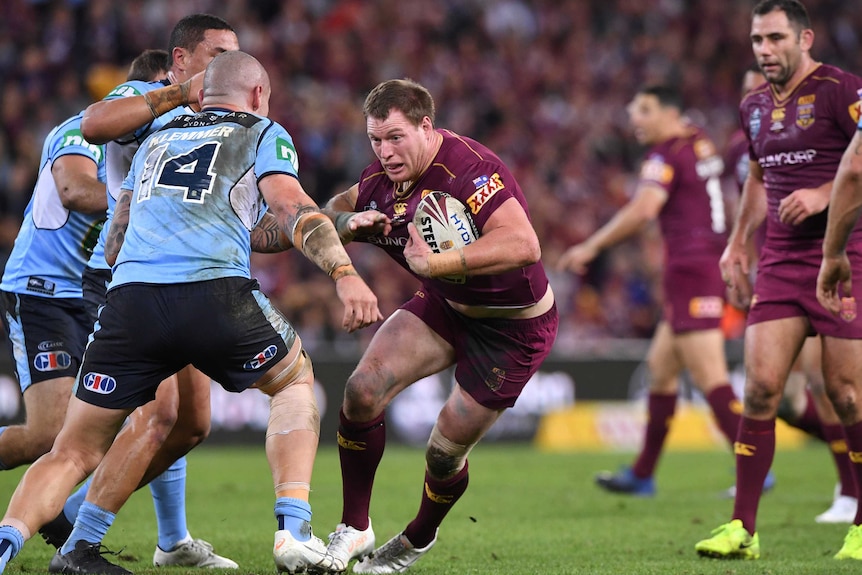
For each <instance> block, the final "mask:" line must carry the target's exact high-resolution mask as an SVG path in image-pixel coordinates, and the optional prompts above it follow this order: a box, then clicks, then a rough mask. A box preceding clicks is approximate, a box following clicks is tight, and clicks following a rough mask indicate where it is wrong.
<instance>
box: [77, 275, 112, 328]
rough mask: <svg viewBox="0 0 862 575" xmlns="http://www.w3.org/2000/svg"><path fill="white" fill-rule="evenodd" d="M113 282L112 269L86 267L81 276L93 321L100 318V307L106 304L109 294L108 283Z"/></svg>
mask: <svg viewBox="0 0 862 575" xmlns="http://www.w3.org/2000/svg"><path fill="white" fill-rule="evenodd" d="M109 283H111V270H109V269H96V268H91V267H89V266H87V267H85V268H84V275H83V277H82V278H81V288H82V289H83V290H84V304H85V305H86V306H87V311H88V312H89V313H90V316H91V319H92V320H93V321H92V323H94V324H95V323H96V320H98V319H99V309H100V308H101V307H102V306H103V305H105V300H106V299H107V295H108V284H109Z"/></svg>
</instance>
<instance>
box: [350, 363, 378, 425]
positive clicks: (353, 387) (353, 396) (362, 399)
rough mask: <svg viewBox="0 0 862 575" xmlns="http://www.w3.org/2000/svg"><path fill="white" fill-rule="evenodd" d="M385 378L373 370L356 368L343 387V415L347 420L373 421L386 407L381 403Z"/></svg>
mask: <svg viewBox="0 0 862 575" xmlns="http://www.w3.org/2000/svg"><path fill="white" fill-rule="evenodd" d="M384 378H385V376H384V375H383V374H381V373H379V372H377V371H375V370H371V369H367V368H363V367H361V366H360V367H357V368H356V370H355V371H354V372H353V373H352V374H350V377H349V378H347V385H345V387H344V413H345V415H347V417H348V419H351V420H357V419H358V420H360V421H364V420H366V419H373V418H374V417H376V416H377V415H379V414H380V412H381V411H382V410H383V409H384V408H385V407H386V406H385V405H383V403H382V398H383V387H384V385H383V382H384V381H385V380H384Z"/></svg>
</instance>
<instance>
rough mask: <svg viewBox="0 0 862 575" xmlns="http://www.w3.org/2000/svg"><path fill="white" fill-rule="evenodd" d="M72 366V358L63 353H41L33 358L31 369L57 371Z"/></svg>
mask: <svg viewBox="0 0 862 575" xmlns="http://www.w3.org/2000/svg"><path fill="white" fill-rule="evenodd" d="M70 365H72V356H71V355H69V354H68V353H66V352H65V351H43V352H42V353H37V354H36V357H34V358H33V367H35V368H36V369H37V370H39V371H58V370H61V369H66V368H68V367H69V366H70Z"/></svg>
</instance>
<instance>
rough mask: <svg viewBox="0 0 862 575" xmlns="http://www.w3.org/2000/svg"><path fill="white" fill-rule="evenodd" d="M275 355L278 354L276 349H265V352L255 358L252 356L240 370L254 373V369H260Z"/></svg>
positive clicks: (270, 347)
mask: <svg viewBox="0 0 862 575" xmlns="http://www.w3.org/2000/svg"><path fill="white" fill-rule="evenodd" d="M277 353H278V348H277V347H275V346H274V345H271V346H269V347H268V348H266V349H265V350H263V351H262V352H260V353H259V354H257V355H256V356H254V357H253V358H251V359H250V360H248V361H247V362H245V363H244V364H243V366H242V368H243V369H244V370H246V371H254V370H255V369H258V368H259V367H261V366H262V365H264V364H266V363H268V362H269V360H271V359H272V358H274V357H275V354H277Z"/></svg>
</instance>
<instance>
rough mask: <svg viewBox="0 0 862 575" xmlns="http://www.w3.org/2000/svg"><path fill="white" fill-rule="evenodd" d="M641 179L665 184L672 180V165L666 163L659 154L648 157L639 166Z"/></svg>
mask: <svg viewBox="0 0 862 575" xmlns="http://www.w3.org/2000/svg"><path fill="white" fill-rule="evenodd" d="M641 179H642V180H649V181H651V182H658V183H659V184H661V185H663V186H667V185H668V184H670V183H671V182H672V181H673V167H671V166H670V165H668V164H666V163H665V162H664V158H662V157H661V156H656V157H654V158H650V159H649V160H646V161H645V162H644V163H643V166H641Z"/></svg>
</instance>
